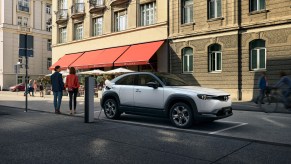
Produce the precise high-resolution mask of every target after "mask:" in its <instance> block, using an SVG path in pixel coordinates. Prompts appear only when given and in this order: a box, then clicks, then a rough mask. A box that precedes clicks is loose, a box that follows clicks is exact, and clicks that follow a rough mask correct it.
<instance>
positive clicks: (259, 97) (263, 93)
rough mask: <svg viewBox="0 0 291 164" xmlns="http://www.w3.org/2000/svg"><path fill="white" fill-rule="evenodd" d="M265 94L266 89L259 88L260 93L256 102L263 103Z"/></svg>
mask: <svg viewBox="0 0 291 164" xmlns="http://www.w3.org/2000/svg"><path fill="white" fill-rule="evenodd" d="M265 95H266V89H260V94H259V96H258V97H257V99H256V103H259V102H260V103H263V100H264V97H265Z"/></svg>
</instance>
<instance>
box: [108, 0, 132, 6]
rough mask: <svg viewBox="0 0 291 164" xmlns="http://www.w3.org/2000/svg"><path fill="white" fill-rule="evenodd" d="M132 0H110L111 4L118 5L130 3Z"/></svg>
mask: <svg viewBox="0 0 291 164" xmlns="http://www.w3.org/2000/svg"><path fill="white" fill-rule="evenodd" d="M129 1H130V0H110V6H116V5H121V4H126V3H129Z"/></svg>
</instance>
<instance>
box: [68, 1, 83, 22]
mask: <svg viewBox="0 0 291 164" xmlns="http://www.w3.org/2000/svg"><path fill="white" fill-rule="evenodd" d="M71 11H72V16H71V18H73V19H75V18H79V17H83V16H85V3H75V4H74V5H73V6H72V10H71Z"/></svg>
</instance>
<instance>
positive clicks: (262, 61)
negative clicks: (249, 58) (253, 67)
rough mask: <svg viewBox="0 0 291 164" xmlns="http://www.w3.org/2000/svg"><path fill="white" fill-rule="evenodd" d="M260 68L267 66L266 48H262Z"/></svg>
mask: <svg viewBox="0 0 291 164" xmlns="http://www.w3.org/2000/svg"><path fill="white" fill-rule="evenodd" d="M259 59H260V61H259V63H260V68H263V69H265V68H266V49H260V58H259Z"/></svg>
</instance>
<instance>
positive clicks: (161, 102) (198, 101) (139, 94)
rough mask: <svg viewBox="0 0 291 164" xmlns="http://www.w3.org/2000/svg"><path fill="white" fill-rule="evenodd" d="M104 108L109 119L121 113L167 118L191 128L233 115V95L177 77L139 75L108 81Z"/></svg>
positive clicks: (129, 75) (176, 123)
mask: <svg viewBox="0 0 291 164" xmlns="http://www.w3.org/2000/svg"><path fill="white" fill-rule="evenodd" d="M105 85H106V87H105V88H104V89H103V95H102V99H101V106H102V108H103V109H104V113H105V115H106V117H107V118H109V119H118V118H119V117H120V115H121V114H122V113H126V114H137V115H146V116H158V117H167V118H169V119H170V120H171V122H172V123H173V125H175V126H176V127H179V128H188V127H190V126H191V125H192V124H193V122H194V121H195V122H196V121H205V120H206V121H214V120H217V119H221V118H225V117H229V116H231V115H232V108H231V100H230V95H229V94H228V93H226V92H224V91H220V90H216V89H209V88H202V87H198V86H189V85H187V83H186V82H184V81H183V80H182V79H180V78H179V77H177V76H176V75H172V74H167V73H149V72H137V73H129V74H125V75H121V76H119V77H117V78H115V79H113V80H112V81H106V82H105Z"/></svg>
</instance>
